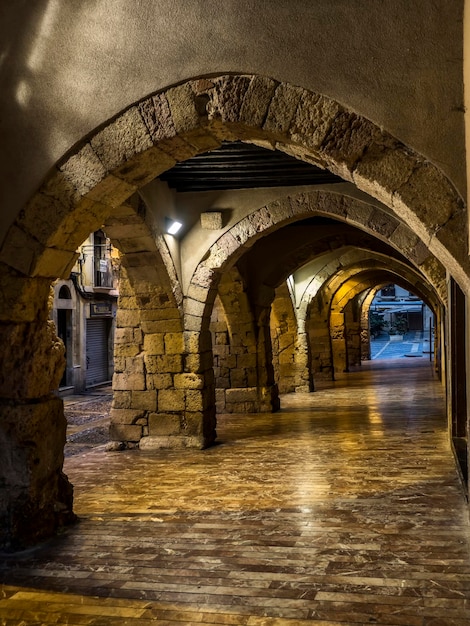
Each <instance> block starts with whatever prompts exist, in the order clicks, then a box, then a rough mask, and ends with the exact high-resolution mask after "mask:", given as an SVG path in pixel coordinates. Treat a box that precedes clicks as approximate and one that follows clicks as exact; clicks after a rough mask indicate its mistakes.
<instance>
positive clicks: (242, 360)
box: [237, 353, 257, 369]
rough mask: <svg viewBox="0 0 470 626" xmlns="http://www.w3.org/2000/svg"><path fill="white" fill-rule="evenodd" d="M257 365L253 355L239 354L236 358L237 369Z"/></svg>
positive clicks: (255, 357) (255, 356)
mask: <svg viewBox="0 0 470 626" xmlns="http://www.w3.org/2000/svg"><path fill="white" fill-rule="evenodd" d="M256 364H257V355H256V354H255V353H251V354H239V355H238V356H237V368H240V369H242V368H247V367H256Z"/></svg>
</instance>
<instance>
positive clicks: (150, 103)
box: [139, 93, 189, 158]
mask: <svg viewBox="0 0 470 626" xmlns="http://www.w3.org/2000/svg"><path fill="white" fill-rule="evenodd" d="M139 111H140V114H141V115H142V118H143V120H144V121H145V125H146V126H147V128H148V129H149V132H150V136H151V138H152V141H154V142H158V141H161V140H162V139H168V138H170V137H174V136H175V135H176V129H175V125H174V123H173V118H172V116H171V110H170V105H169V104H168V100H167V97H166V95H165V94H164V93H160V94H155V95H154V96H151V97H150V98H148V99H147V100H144V101H143V102H141V103H140V104H139ZM188 158H189V157H188Z"/></svg>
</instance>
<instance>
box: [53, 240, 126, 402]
mask: <svg viewBox="0 0 470 626" xmlns="http://www.w3.org/2000/svg"><path fill="white" fill-rule="evenodd" d="M78 253H79V255H78V259H77V261H76V263H75V265H74V267H73V269H72V272H71V274H70V278H69V279H62V280H58V281H57V282H56V283H55V285H54V304H53V308H52V319H53V320H54V322H55V325H56V328H57V334H58V336H59V337H60V338H61V339H62V341H63V342H64V346H65V361H66V366H65V369H64V373H63V375H62V378H61V381H60V383H59V390H60V391H61V392H62V393H67V392H68V391H70V392H80V391H84V390H85V389H89V388H90V387H93V386H94V385H98V384H103V383H105V382H110V381H111V379H112V377H113V371H114V358H113V344H114V329H115V321H116V311H117V297H118V277H119V269H118V264H119V260H118V255H117V251H116V250H113V248H112V245H111V242H110V240H109V239H108V238H107V237H106V235H105V234H104V233H103V231H101V230H99V231H96V232H94V233H92V234H91V235H90V236H89V237H88V238H87V239H86V240H85V241H84V242H83V244H82V245H81V246H80V247H79V249H78Z"/></svg>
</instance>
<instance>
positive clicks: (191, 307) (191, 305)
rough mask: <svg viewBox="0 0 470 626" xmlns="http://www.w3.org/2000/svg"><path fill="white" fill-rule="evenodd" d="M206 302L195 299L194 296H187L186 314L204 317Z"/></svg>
mask: <svg viewBox="0 0 470 626" xmlns="http://www.w3.org/2000/svg"><path fill="white" fill-rule="evenodd" d="M204 309H205V303H204V302H199V301H198V300H193V299H192V298H186V299H185V301H184V312H185V315H196V316H198V317H202V316H203V315H204Z"/></svg>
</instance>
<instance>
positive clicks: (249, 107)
mask: <svg viewBox="0 0 470 626" xmlns="http://www.w3.org/2000/svg"><path fill="white" fill-rule="evenodd" d="M278 84H279V83H277V82H276V81H274V80H272V79H270V78H266V77H264V76H253V77H252V79H251V81H250V84H249V85H248V87H247V89H246V92H245V97H244V98H243V102H242V105H241V109H240V113H239V119H240V121H243V122H247V123H248V124H249V125H250V126H259V127H260V126H261V125H262V123H263V121H264V120H265V118H266V113H267V111H268V107H269V104H270V102H271V100H272V98H273V96H274V92H275V91H276V87H277V85H278Z"/></svg>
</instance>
